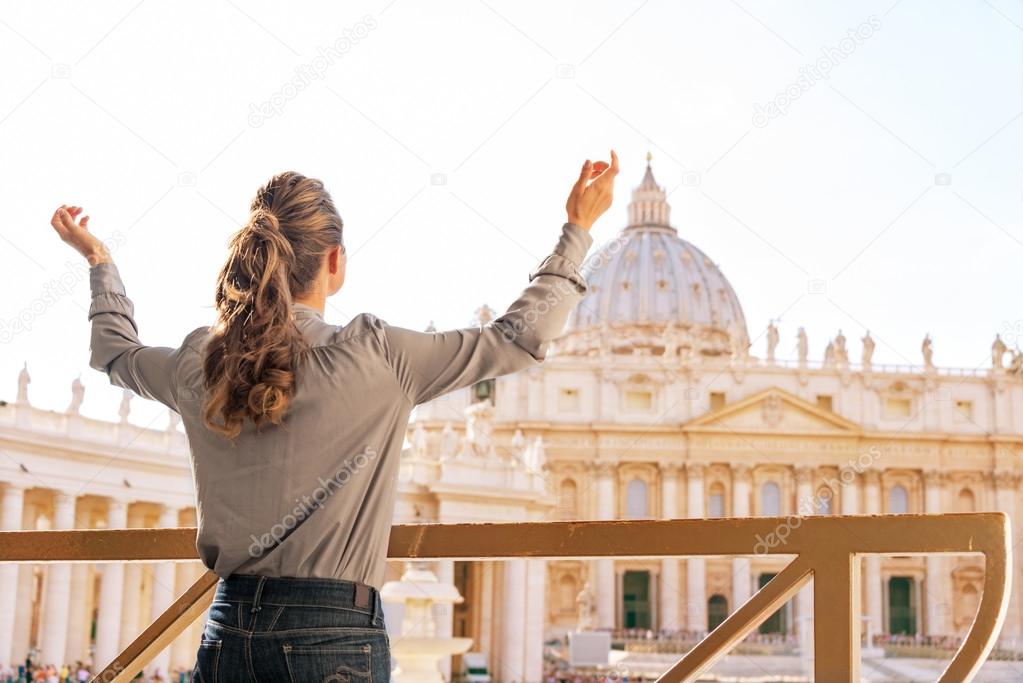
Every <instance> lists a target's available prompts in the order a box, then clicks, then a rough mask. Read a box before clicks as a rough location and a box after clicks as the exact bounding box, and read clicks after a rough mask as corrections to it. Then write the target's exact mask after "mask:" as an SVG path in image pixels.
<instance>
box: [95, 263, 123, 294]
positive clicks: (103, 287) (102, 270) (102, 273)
mask: <svg viewBox="0 0 1023 683" xmlns="http://www.w3.org/2000/svg"><path fill="white" fill-rule="evenodd" d="M89 288H90V289H91V290H92V296H94V297H95V296H96V295H98V294H108V293H109V294H120V295H121V296H124V295H125V291H124V283H123V282H121V274H120V273H119V272H118V271H117V266H116V265H114V262H113V261H106V262H104V263H97V264H96V265H94V266H91V267H90V268H89Z"/></svg>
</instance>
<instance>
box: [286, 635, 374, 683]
mask: <svg viewBox="0 0 1023 683" xmlns="http://www.w3.org/2000/svg"><path fill="white" fill-rule="evenodd" d="M282 649H283V650H284V661H285V663H286V664H287V667H288V676H289V678H290V679H291V683H311V682H312V681H319V683H355V682H358V683H370V682H371V681H372V680H373V646H372V645H369V644H366V645H361V646H355V647H353V646H349V647H331V646H329V645H309V646H303V645H284V646H282Z"/></svg>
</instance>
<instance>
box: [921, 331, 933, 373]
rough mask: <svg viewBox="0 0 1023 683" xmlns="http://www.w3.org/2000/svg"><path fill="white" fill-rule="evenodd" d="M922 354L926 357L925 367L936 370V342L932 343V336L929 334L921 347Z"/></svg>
mask: <svg viewBox="0 0 1023 683" xmlns="http://www.w3.org/2000/svg"><path fill="white" fill-rule="evenodd" d="M920 352H921V353H923V355H924V367H925V368H926V369H928V370H933V369H934V342H932V341H931V335H930V334H927V335H925V336H924V341H923V343H922V344H921V345H920Z"/></svg>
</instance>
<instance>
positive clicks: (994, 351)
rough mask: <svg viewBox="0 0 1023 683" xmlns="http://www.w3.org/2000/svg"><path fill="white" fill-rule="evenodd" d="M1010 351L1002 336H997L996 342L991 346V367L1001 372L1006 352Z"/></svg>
mask: <svg viewBox="0 0 1023 683" xmlns="http://www.w3.org/2000/svg"><path fill="white" fill-rule="evenodd" d="M1008 350H1009V347H1008V346H1006V345H1005V342H1003V341H1002V335H1000V334H996V335H995V341H994V342H993V343H992V344H991V367H992V368H994V369H995V370H1001V369H1002V367H1003V366H1002V364H1003V363H1004V361H1005V352H1006V351H1008Z"/></svg>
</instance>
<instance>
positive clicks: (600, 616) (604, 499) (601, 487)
mask: <svg viewBox="0 0 1023 683" xmlns="http://www.w3.org/2000/svg"><path fill="white" fill-rule="evenodd" d="M616 469H617V467H616V465H615V463H612V462H600V463H597V464H596V470H597V471H596V476H597V519H614V518H615V476H614V475H615V470H616ZM595 565H596V579H597V580H596V585H595V586H593V592H594V593H595V594H596V596H597V628H606V629H613V628H614V627H615V626H616V624H615V561H614V558H612V557H604V558H601V559H599V560H595Z"/></svg>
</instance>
